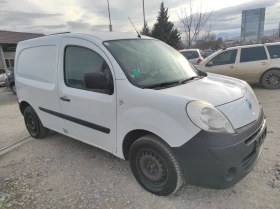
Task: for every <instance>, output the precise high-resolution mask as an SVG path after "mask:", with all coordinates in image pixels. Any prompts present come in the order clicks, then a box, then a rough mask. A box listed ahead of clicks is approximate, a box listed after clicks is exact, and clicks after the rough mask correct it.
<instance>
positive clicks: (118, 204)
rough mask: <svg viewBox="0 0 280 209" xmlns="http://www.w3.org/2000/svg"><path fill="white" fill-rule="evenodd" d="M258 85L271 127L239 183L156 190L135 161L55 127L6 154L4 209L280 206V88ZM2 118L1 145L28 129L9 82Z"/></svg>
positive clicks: (1, 175) (0, 177)
mask: <svg viewBox="0 0 280 209" xmlns="http://www.w3.org/2000/svg"><path fill="white" fill-rule="evenodd" d="M254 90H255V92H256V94H257V96H258V98H259V100H260V101H261V102H262V104H263V106H264V109H265V112H266V115H267V119H268V129H269V133H268V137H267V139H266V141H265V144H264V151H263V154H262V157H261V159H260V161H259V162H258V164H257V166H256V167H255V169H254V170H253V171H252V172H251V173H250V174H249V175H248V176H247V177H246V178H245V179H244V180H242V181H241V182H239V183H238V184H237V185H235V186H234V187H233V188H230V189H226V190H211V189H204V188H200V187H195V186H189V185H185V186H184V187H183V188H182V189H181V190H180V191H179V192H178V193H177V194H176V195H172V196H169V197H157V196H155V195H152V194H150V193H148V192H146V191H145V190H143V189H142V188H141V187H140V186H139V185H138V184H137V182H136V180H135V179H134V177H133V176H132V174H131V172H130V168H129V164H128V162H126V161H123V160H120V159H118V158H116V157H114V156H113V155H111V154H109V153H106V152H105V151H102V150H100V149H97V148H94V147H92V146H89V145H87V144H84V143H81V142H79V141H76V140H74V139H71V138H68V137H66V136H63V135H60V134H56V133H53V134H51V135H50V136H48V137H47V138H45V139H44V140H35V139H31V138H30V139H29V140H27V141H26V143H24V144H22V145H20V146H18V147H16V148H14V149H12V150H11V151H9V152H7V153H5V154H2V155H0V209H4V208H5V209H6V208H26V209H32V208H36V209H37V208H38V209H40V208H51V209H55V208H73V209H74V208H75V209H76V208H88V209H92V208H101V209H103V208H104V209H107V208H108V209H109V208H120V209H121V208H141V209H142V208H155V209H163V208H182V209H183V208H198V209H199V208H208V209H211V208H221V209H222V208H223V209H230V208H238V209H239V208H244V209H245V208H246V209H250V208H264V209H268V208H278V209H279V208H280V140H279V134H280V128H279V127H280V118H279V116H280V90H275V91H270V90H265V89H262V88H259V87H254ZM0 118H1V122H0V124H1V136H0V137H1V140H0V146H3V145H4V144H5V145H7V144H9V143H11V142H12V141H14V140H15V139H16V140H20V139H22V138H24V137H26V136H28V134H27V132H26V130H25V127H24V124H23V120H22V116H21V114H20V112H19V111H18V106H17V101H16V97H15V96H13V95H12V94H11V93H10V92H9V91H6V90H3V89H2V88H1V89H0ZM4 121H8V122H4ZM0 149H1V148H0Z"/></svg>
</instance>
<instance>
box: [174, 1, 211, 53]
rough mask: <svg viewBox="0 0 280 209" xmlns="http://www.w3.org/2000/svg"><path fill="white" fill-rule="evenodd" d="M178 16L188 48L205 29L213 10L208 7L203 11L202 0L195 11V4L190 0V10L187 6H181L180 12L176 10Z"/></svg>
mask: <svg viewBox="0 0 280 209" xmlns="http://www.w3.org/2000/svg"><path fill="white" fill-rule="evenodd" d="M176 14H177V17H178V18H179V20H180V22H181V23H182V26H183V32H184V33H185V37H186V41H187V46H188V48H189V47H190V46H191V45H192V43H193V42H195V41H197V39H198V37H199V35H200V33H201V31H202V30H203V29H204V27H205V25H206V24H207V22H208V20H209V18H210V17H211V15H212V12H207V8H206V10H205V11H204V12H202V0H201V2H200V5H199V6H198V8H197V12H196V13H195V14H194V13H193V4H192V1H190V5H189V12H188V11H187V8H180V12H179V13H178V12H176Z"/></svg>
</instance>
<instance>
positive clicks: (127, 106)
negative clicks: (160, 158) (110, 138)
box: [116, 80, 200, 153]
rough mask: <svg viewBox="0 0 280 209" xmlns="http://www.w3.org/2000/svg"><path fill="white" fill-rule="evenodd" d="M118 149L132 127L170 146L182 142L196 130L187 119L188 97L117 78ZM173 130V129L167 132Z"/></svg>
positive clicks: (178, 144) (120, 149) (196, 131)
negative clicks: (152, 135) (156, 136)
mask: <svg viewBox="0 0 280 209" xmlns="http://www.w3.org/2000/svg"><path fill="white" fill-rule="evenodd" d="M116 84H117V87H118V100H121V101H122V104H121V105H118V106H117V110H118V112H117V126H118V137H117V139H118V143H117V144H118V152H121V153H122V141H123V139H124V137H125V136H126V134H127V133H129V132H130V131H133V130H146V131H149V132H151V133H154V134H156V135H158V136H159V137H161V138H162V139H163V140H164V141H166V142H167V143H168V144H169V145H170V146H172V147H178V146H181V145H182V144H184V143H186V142H187V141H188V139H190V138H192V137H193V136H194V135H196V134H197V133H198V132H199V131H200V129H199V128H198V127H196V126H195V125H194V124H193V123H192V122H191V121H190V120H189V118H188V115H187V113H186V105H187V103H188V100H187V99H186V98H183V97H178V96H176V95H171V94H165V93H163V92H161V91H155V90H151V89H140V88H137V87H135V86H132V85H131V84H130V83H129V81H128V80H117V82H116ZM170 130H174V131H170Z"/></svg>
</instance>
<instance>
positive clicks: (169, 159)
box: [129, 135, 183, 196]
mask: <svg viewBox="0 0 280 209" xmlns="http://www.w3.org/2000/svg"><path fill="white" fill-rule="evenodd" d="M129 162H130V167H131V170H132V173H133V175H134V177H135V178H136V180H137V181H138V183H139V184H140V185H141V186H142V187H143V188H144V189H146V190H147V191H149V192H151V193H153V194H155V195H159V196H167V195H170V194H172V193H175V192H177V191H178V190H179V189H180V187H181V186H182V184H183V175H182V170H181V167H180V164H179V162H178V160H177V159H176V157H175V155H174V153H173V151H172V150H171V148H170V147H169V146H168V145H167V144H165V143H164V142H162V141H161V139H160V138H159V137H157V136H155V135H146V136H143V137H141V138H139V139H138V140H136V141H135V142H134V143H133V144H132V146H131V148H130V150H129Z"/></svg>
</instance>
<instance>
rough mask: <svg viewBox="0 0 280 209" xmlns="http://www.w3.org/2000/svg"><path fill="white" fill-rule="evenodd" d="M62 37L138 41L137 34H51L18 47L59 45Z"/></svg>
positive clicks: (25, 42) (99, 40) (144, 37)
mask: <svg viewBox="0 0 280 209" xmlns="http://www.w3.org/2000/svg"><path fill="white" fill-rule="evenodd" d="M63 37H69V38H81V39H85V40H95V41H97V42H99V43H102V42H103V41H112V40H123V39H140V38H138V34H137V33H136V32H135V33H124V32H96V33H89V34H83V33H61V34H53V35H47V36H44V37H40V38H35V39H31V40H27V41H22V42H20V43H19V46H21V47H22V46H23V45H26V46H35V45H41V44H50V43H57V44H58V43H60V41H61V39H62V38H63ZM141 39H153V38H151V37H148V36H142V35H141Z"/></svg>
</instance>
